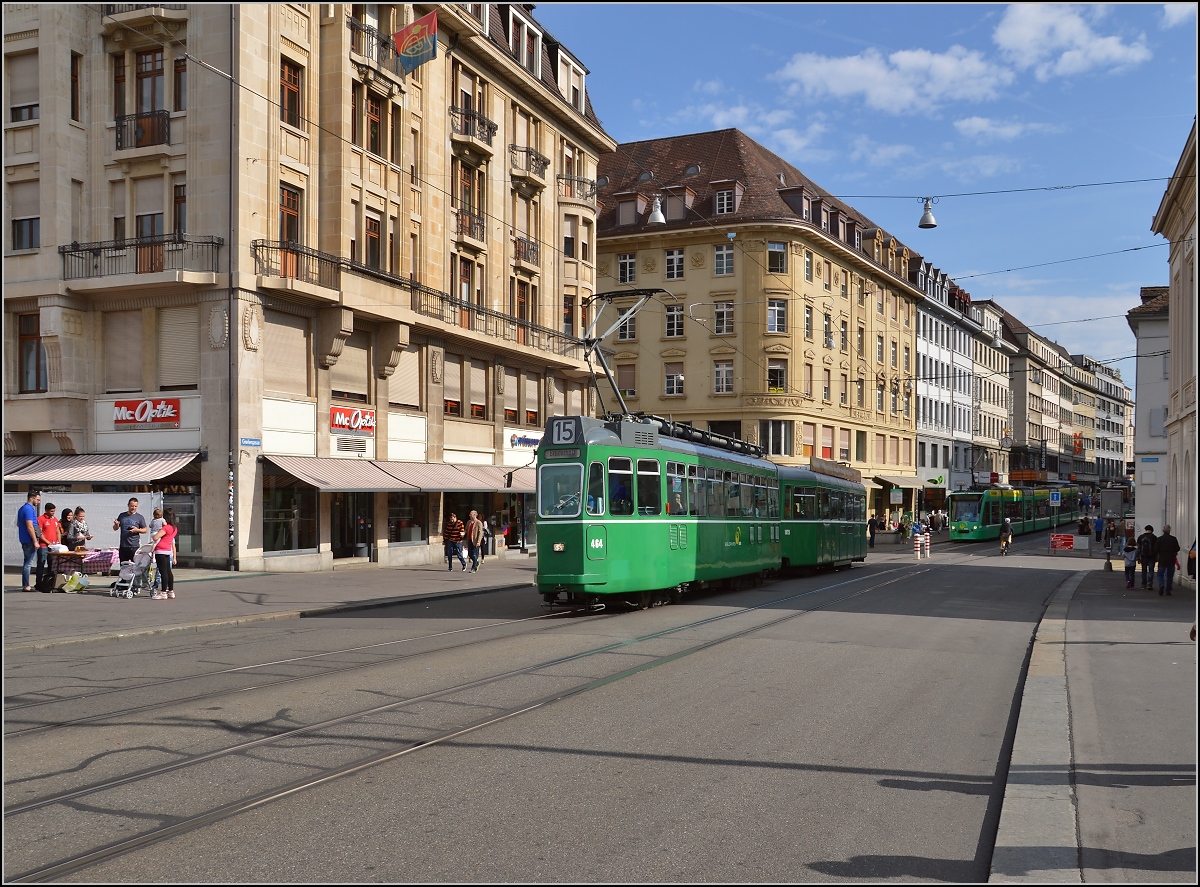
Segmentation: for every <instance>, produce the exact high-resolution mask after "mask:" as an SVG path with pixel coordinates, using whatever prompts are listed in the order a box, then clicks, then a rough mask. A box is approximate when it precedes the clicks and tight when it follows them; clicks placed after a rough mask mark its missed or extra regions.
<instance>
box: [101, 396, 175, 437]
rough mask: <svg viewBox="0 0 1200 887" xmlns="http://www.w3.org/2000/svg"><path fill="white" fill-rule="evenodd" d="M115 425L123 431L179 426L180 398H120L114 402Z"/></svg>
mask: <svg viewBox="0 0 1200 887" xmlns="http://www.w3.org/2000/svg"><path fill="white" fill-rule="evenodd" d="M113 425H114V426H116V427H117V428H119V429H121V430H122V431H129V430H134V431H137V430H147V429H155V428H178V427H179V398H177V397H165V398H160V399H157V400H151V399H149V398H147V399H146V400H118V401H116V402H115V403H114V404H113Z"/></svg>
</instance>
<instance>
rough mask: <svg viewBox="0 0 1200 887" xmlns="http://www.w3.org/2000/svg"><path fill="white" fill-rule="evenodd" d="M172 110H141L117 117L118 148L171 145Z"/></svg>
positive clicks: (121, 149)
mask: <svg viewBox="0 0 1200 887" xmlns="http://www.w3.org/2000/svg"><path fill="white" fill-rule="evenodd" d="M170 145H171V112H170V111H166V110H162V111H141V112H139V113H137V114H126V115H125V116H124V117H118V118H117V150H118V151H128V150H130V149H132V148H151V147H154V146H163V147H170Z"/></svg>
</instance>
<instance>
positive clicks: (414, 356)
mask: <svg viewBox="0 0 1200 887" xmlns="http://www.w3.org/2000/svg"><path fill="white" fill-rule="evenodd" d="M390 385H391V400H392V403H396V404H400V405H401V406H406V407H413V408H414V409H420V408H421V353H420V351H419V350H418V348H417V346H416V345H409V346H408V347H407V348H405V349H404V350H403V351H402V352H400V363H399V365H398V366H397V367H396V372H395V373H393V374H392V377H391V381H390Z"/></svg>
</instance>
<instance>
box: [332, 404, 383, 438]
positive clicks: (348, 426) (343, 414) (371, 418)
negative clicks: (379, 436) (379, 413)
mask: <svg viewBox="0 0 1200 887" xmlns="http://www.w3.org/2000/svg"><path fill="white" fill-rule="evenodd" d="M329 430H330V431H331V432H332V433H334V434H351V435H354V436H356V437H374V436H375V411H374V410H359V409H353V408H351V407H330V408H329Z"/></svg>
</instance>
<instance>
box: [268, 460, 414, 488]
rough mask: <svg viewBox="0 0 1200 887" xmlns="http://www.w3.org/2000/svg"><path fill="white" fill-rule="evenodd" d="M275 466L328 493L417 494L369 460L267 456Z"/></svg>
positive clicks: (410, 486) (412, 486) (409, 486)
mask: <svg viewBox="0 0 1200 887" xmlns="http://www.w3.org/2000/svg"><path fill="white" fill-rule="evenodd" d="M264 458H265V459H267V461H269V462H270V463H271V464H273V465H275V466H277V467H279V468H281V469H283V470H284V471H286V472H287V473H288V474H290V475H292V476H293V477H295V478H296V479H298V480H301V481H303V482H304V483H306V484H309V485H311V486H314V487H316V488H317V489H319V490H323V491H325V492H339V493H415V492H417V488H416V487H415V486H414V485H413V484H409V483H405V482H404V481H402V480H400V479H399V478H397V477H394V476H393V475H391V474H389V473H388V472H386V471H384V470H383V469H382V468H380V467H379V466H378V465H377V464H376V463H374V462H372V461H370V460H369V459H318V458H315V457H313V456H265V457H264Z"/></svg>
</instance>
